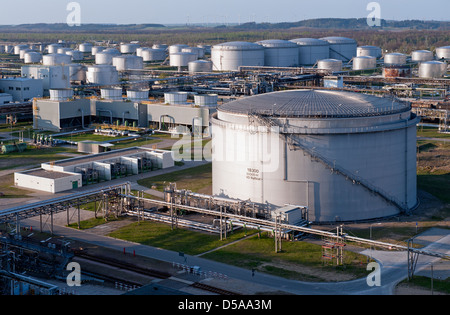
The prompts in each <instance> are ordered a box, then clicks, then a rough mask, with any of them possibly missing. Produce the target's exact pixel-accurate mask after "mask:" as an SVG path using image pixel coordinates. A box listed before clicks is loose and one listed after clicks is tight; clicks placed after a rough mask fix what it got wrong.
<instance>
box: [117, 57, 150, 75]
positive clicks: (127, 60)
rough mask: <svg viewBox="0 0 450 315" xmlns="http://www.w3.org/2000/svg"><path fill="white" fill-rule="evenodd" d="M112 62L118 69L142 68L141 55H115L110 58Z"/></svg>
mask: <svg viewBox="0 0 450 315" xmlns="http://www.w3.org/2000/svg"><path fill="white" fill-rule="evenodd" d="M112 64H113V66H115V67H116V69H117V70H118V71H125V70H137V69H139V70H140V69H143V68H144V61H143V59H142V57H138V56H135V55H123V56H115V57H114V58H113V59H112Z"/></svg>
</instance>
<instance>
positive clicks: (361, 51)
mask: <svg viewBox="0 0 450 315" xmlns="http://www.w3.org/2000/svg"><path fill="white" fill-rule="evenodd" d="M362 56H369V57H375V58H380V57H381V56H382V53H381V48H380V47H377V46H359V47H358V48H357V49H356V57H362Z"/></svg>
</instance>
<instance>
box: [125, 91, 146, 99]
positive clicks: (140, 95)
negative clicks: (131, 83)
mask: <svg viewBox="0 0 450 315" xmlns="http://www.w3.org/2000/svg"><path fill="white" fill-rule="evenodd" d="M148 95H149V90H145V89H142V90H141V89H129V90H127V99H128V100H130V101H132V102H142V101H148Z"/></svg>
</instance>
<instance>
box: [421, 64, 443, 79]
mask: <svg viewBox="0 0 450 315" xmlns="http://www.w3.org/2000/svg"><path fill="white" fill-rule="evenodd" d="M446 73H447V63H446V62H441V61H424V62H422V63H421V64H420V65H419V77H420V78H442V77H443V76H444V75H445V74H446Z"/></svg>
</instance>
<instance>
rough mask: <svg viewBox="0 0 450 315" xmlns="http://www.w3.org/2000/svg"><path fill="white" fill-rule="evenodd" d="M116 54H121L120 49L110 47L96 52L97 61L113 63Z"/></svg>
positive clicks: (106, 63)
mask: <svg viewBox="0 0 450 315" xmlns="http://www.w3.org/2000/svg"><path fill="white" fill-rule="evenodd" d="M116 56H120V51H118V50H117V49H115V48H108V49H105V50H103V51H101V52H98V53H96V54H95V63H96V64H98V65H112V60H113V58H114V57H116Z"/></svg>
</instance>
